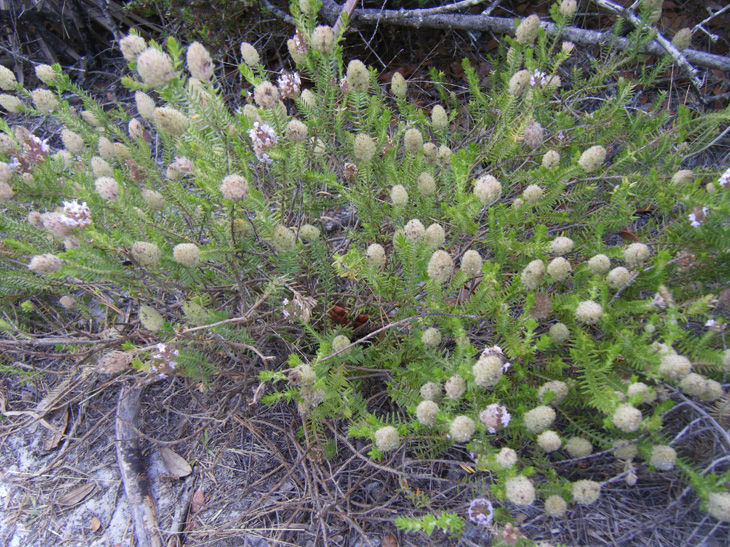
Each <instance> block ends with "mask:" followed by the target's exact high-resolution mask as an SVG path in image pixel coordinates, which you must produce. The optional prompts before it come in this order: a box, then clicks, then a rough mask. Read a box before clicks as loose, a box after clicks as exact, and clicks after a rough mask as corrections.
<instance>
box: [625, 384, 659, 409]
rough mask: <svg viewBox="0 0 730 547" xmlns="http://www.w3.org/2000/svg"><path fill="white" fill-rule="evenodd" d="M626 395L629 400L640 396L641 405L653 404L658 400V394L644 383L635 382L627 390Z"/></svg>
mask: <svg viewBox="0 0 730 547" xmlns="http://www.w3.org/2000/svg"><path fill="white" fill-rule="evenodd" d="M626 395H627V396H628V397H629V399H633V398H634V397H637V396H640V397H641V402H640V403H639V404H641V403H653V402H654V401H655V400H656V393H654V391H653V390H652V389H651V388H650V387H649V386H647V385H646V384H645V383H644V382H634V383H633V384H631V385H630V386H629V387H628V389H627V390H626Z"/></svg>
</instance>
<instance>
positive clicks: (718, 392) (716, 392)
mask: <svg viewBox="0 0 730 547" xmlns="http://www.w3.org/2000/svg"><path fill="white" fill-rule="evenodd" d="M723 395H725V392H724V390H723V389H722V384H721V383H720V382H718V381H716V380H711V379H709V378H708V379H707V383H706V385H705V391H703V392H702V394H701V395H700V401H705V402H708V403H711V402H713V401H717V400H718V399H719V398H720V397H722V396H723Z"/></svg>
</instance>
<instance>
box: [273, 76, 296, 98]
mask: <svg viewBox="0 0 730 547" xmlns="http://www.w3.org/2000/svg"><path fill="white" fill-rule="evenodd" d="M276 83H277V85H278V87H279V95H281V98H282V99H289V98H291V97H296V96H297V95H299V90H300V88H301V84H302V80H301V79H300V78H299V73H297V72H282V73H281V76H279V78H278V79H277V81H276Z"/></svg>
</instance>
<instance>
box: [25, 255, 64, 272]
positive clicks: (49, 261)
mask: <svg viewBox="0 0 730 547" xmlns="http://www.w3.org/2000/svg"><path fill="white" fill-rule="evenodd" d="M62 266H63V261H62V260H61V259H60V258H58V257H57V256H55V255H52V254H44V255H36V256H34V257H33V258H31V259H30V263H29V264H28V269H29V270H31V271H33V272H35V273H38V274H41V275H48V274H54V273H57V272H59V271H60V270H61V267H62Z"/></svg>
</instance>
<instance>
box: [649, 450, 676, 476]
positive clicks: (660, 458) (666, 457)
mask: <svg viewBox="0 0 730 547" xmlns="http://www.w3.org/2000/svg"><path fill="white" fill-rule="evenodd" d="M676 461H677V452H676V450H674V448H672V447H671V446H666V445H657V446H653V447H652V448H651V458H650V459H649V463H650V464H651V465H653V466H654V467H655V468H656V469H657V470H658V471H670V470H671V469H673V468H674V464H675V462H676Z"/></svg>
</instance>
